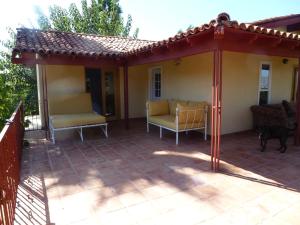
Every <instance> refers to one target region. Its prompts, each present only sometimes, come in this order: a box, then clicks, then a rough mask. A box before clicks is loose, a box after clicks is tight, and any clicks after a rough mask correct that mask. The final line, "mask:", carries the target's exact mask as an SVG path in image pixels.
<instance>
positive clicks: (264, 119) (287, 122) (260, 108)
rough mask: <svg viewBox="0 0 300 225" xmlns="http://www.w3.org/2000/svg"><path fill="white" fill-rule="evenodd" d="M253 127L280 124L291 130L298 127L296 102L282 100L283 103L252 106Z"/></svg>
mask: <svg viewBox="0 0 300 225" xmlns="http://www.w3.org/2000/svg"><path fill="white" fill-rule="evenodd" d="M250 109H251V111H252V114H253V128H254V129H255V130H257V129H258V128H260V127H266V126H280V127H286V128H289V129H291V130H293V129H295V127H296V111H295V105H294V103H289V102H287V101H285V100H284V101H282V103H281V104H268V105H254V106H251V108H250Z"/></svg>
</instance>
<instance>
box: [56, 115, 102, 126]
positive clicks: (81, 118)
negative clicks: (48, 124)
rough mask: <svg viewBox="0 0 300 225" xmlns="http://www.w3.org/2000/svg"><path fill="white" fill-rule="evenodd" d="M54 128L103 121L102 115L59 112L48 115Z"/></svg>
mask: <svg viewBox="0 0 300 225" xmlns="http://www.w3.org/2000/svg"><path fill="white" fill-rule="evenodd" d="M50 120H51V121H52V124H53V127H54V128H63V127H76V126H84V125H92V124H101V123H105V122H106V119H105V117H104V116H101V115H98V114H96V113H79V114H60V115H52V116H50Z"/></svg>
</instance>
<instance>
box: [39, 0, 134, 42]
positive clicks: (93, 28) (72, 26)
mask: <svg viewBox="0 0 300 225" xmlns="http://www.w3.org/2000/svg"><path fill="white" fill-rule="evenodd" d="M36 13H37V16H38V20H37V22H38V26H39V28H40V29H42V30H46V29H54V30H60V31H68V32H77V33H89V34H101V35H113V36H125V37H127V36H129V35H130V31H131V27H132V18H131V16H130V15H128V17H127V21H126V22H124V19H123V17H122V9H121V6H120V5H119V1H118V0H91V1H90V2H89V3H88V2H87V0H82V1H81V4H80V8H78V7H77V5H76V4H75V3H72V4H70V6H69V7H68V9H65V8H63V7H60V6H57V5H53V6H51V7H50V8H49V17H47V16H46V15H45V14H43V12H42V11H41V10H40V9H39V8H37V9H36ZM138 32H139V30H138V29H136V30H135V31H134V33H133V37H134V38H137V36H138Z"/></svg>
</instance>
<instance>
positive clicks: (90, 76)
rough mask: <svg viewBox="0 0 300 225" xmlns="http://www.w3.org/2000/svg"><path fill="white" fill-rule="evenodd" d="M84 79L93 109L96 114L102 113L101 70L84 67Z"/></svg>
mask: <svg viewBox="0 0 300 225" xmlns="http://www.w3.org/2000/svg"><path fill="white" fill-rule="evenodd" d="M85 80H86V91H87V92H90V93H91V97H92V103H93V110H94V111H95V112H97V113H98V114H103V107H102V85H101V83H102V82H101V70H100V69H93V68H86V69H85Z"/></svg>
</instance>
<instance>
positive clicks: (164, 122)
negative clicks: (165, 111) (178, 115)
mask: <svg viewBox="0 0 300 225" xmlns="http://www.w3.org/2000/svg"><path fill="white" fill-rule="evenodd" d="M148 121H149V122H150V123H154V124H157V125H160V126H163V127H167V128H171V129H173V130H176V123H175V116H172V115H163V116H150V117H149V118H148ZM202 127H204V121H201V122H199V123H194V124H193V123H187V124H186V125H185V124H179V127H178V128H179V130H184V129H192V128H202Z"/></svg>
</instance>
